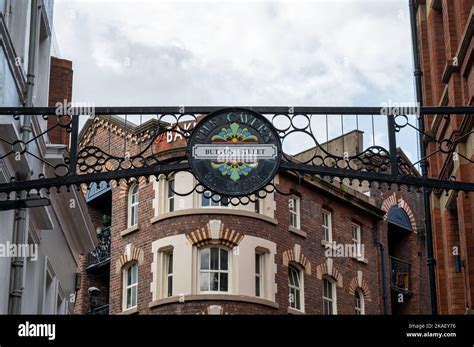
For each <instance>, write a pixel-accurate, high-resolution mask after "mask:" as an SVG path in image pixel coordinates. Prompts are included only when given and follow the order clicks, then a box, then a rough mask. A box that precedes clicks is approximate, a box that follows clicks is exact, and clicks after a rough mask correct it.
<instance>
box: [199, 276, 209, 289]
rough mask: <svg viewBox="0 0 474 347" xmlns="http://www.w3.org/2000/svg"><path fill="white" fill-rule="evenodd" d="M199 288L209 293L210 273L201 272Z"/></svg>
mask: <svg viewBox="0 0 474 347" xmlns="http://www.w3.org/2000/svg"><path fill="white" fill-rule="evenodd" d="M199 288H200V290H201V291H203V292H207V291H209V272H201V273H200V275H199Z"/></svg>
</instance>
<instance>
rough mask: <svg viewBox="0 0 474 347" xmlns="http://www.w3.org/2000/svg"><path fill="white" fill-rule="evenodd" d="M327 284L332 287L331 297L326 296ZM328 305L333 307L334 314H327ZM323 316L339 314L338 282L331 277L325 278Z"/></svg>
mask: <svg viewBox="0 0 474 347" xmlns="http://www.w3.org/2000/svg"><path fill="white" fill-rule="evenodd" d="M326 283H329V284H330V285H331V293H330V294H331V296H332V297H329V296H325V293H324V292H325V289H326ZM326 303H329V304H330V305H331V309H332V313H329V312H326V309H325V308H326ZM323 314H325V315H336V314H337V289H336V281H335V280H334V279H333V278H331V277H326V276H325V277H323Z"/></svg>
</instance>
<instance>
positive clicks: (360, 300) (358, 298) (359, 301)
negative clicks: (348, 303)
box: [354, 289, 365, 315]
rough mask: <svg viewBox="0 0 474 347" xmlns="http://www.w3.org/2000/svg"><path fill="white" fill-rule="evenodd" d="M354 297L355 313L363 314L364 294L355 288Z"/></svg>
mask: <svg viewBox="0 0 474 347" xmlns="http://www.w3.org/2000/svg"><path fill="white" fill-rule="evenodd" d="M354 297H355V314H357V315H361V314H365V302H364V295H363V294H362V291H361V290H360V289H357V290H356V291H355V294H354Z"/></svg>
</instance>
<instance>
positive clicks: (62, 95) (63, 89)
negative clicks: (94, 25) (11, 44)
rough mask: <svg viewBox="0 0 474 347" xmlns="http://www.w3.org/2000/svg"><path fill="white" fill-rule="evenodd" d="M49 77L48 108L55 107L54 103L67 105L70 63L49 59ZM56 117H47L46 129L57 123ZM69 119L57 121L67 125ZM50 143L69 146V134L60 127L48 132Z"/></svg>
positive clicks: (70, 80) (71, 73) (70, 91)
mask: <svg viewBox="0 0 474 347" xmlns="http://www.w3.org/2000/svg"><path fill="white" fill-rule="evenodd" d="M50 71H51V72H50V77H49V101H48V106H49V107H56V103H58V102H59V103H61V104H63V103H65V104H66V105H65V107H67V103H68V102H71V101H72V81H73V71H72V62H71V61H69V60H65V59H59V58H56V57H51V70H50ZM57 117H58V116H49V119H48V128H51V127H52V126H54V125H56V124H57V123H58V119H57ZM68 118H69V117H63V118H62V119H59V123H60V124H67V123H68V122H69V119H68ZM48 136H49V139H50V141H51V143H55V144H66V145H68V144H69V133H67V132H66V130H65V129H64V128H62V127H57V128H55V129H52V130H50V131H49V132H48Z"/></svg>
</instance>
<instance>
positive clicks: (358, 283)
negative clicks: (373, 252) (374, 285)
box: [349, 271, 371, 301]
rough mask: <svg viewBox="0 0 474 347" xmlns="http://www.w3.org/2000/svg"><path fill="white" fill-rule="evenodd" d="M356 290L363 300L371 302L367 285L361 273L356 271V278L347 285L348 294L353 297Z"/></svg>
mask: <svg viewBox="0 0 474 347" xmlns="http://www.w3.org/2000/svg"><path fill="white" fill-rule="evenodd" d="M357 289H360V291H361V292H362V294H363V295H364V299H365V300H367V301H371V300H370V288H369V284H368V283H367V282H366V281H365V280H364V279H363V276H362V271H357V276H356V277H354V278H353V279H352V280H351V283H350V284H349V294H351V295H355V292H356V290H357Z"/></svg>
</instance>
